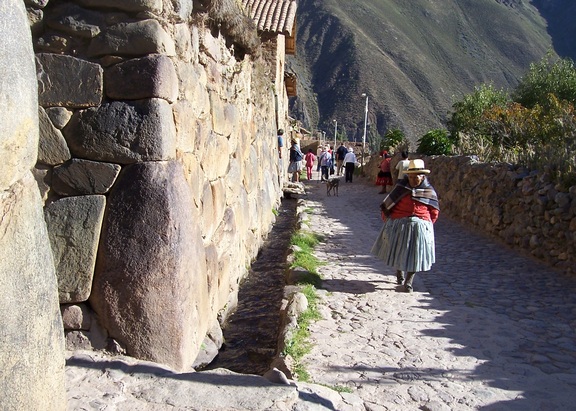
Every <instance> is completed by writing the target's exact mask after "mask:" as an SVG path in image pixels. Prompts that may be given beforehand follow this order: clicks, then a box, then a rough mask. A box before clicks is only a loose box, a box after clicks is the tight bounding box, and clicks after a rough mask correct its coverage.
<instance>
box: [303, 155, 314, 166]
mask: <svg viewBox="0 0 576 411" xmlns="http://www.w3.org/2000/svg"><path fill="white" fill-rule="evenodd" d="M304 158H305V159H306V167H312V166H313V165H314V162H315V161H316V156H315V155H314V154H313V153H310V152H308V153H307V154H306V156H305V157H304Z"/></svg>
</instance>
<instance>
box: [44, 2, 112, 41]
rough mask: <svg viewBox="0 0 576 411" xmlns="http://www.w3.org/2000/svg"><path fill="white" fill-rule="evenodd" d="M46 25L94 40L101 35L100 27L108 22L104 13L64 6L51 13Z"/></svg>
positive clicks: (72, 5)
mask: <svg viewBox="0 0 576 411" xmlns="http://www.w3.org/2000/svg"><path fill="white" fill-rule="evenodd" d="M46 24H47V26H48V27H50V28H53V29H56V30H60V31H62V32H64V33H68V34H71V35H74V36H78V37H83V38H93V37H96V36H97V35H98V34H100V27H101V26H105V25H106V20H105V18H104V15H103V14H102V13H98V12H95V11H91V10H87V9H83V8H82V7H79V6H77V5H75V4H62V5H59V6H56V7H55V8H54V9H53V10H52V11H51V13H50V17H49V18H48V19H46Z"/></svg>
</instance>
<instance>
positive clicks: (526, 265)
mask: <svg viewBox="0 0 576 411" xmlns="http://www.w3.org/2000/svg"><path fill="white" fill-rule="evenodd" d="M306 184H307V188H308V190H309V196H308V197H307V200H306V204H307V207H309V208H311V209H313V211H312V212H310V215H309V219H310V227H311V229H312V230H313V231H318V232H320V231H324V227H326V226H327V225H328V226H329V227H330V231H331V233H330V234H329V236H328V240H327V242H326V243H322V244H321V245H320V246H319V247H318V248H317V250H316V254H317V256H318V257H319V258H321V259H322V260H325V261H327V262H328V264H327V265H326V266H323V267H321V268H320V272H321V274H322V275H323V277H324V284H323V288H324V289H325V291H321V293H322V295H323V299H322V300H323V301H322V303H321V311H322V313H323V315H324V319H323V320H320V321H318V322H316V323H315V324H313V325H312V327H311V332H312V340H313V343H314V348H313V351H312V352H311V353H310V354H309V355H308V356H307V357H306V362H307V364H308V365H307V369H308V371H309V372H310V374H311V376H312V379H313V380H314V382H316V383H320V384H327V385H329V386H345V387H349V388H351V389H352V390H353V392H354V394H356V395H358V396H360V397H361V398H362V399H363V400H364V403H365V407H366V409H367V410H431V411H432V410H434V411H436V410H524V411H525V410H576V338H575V337H576V336H575V329H576V278H569V277H567V276H565V275H564V274H561V273H558V272H555V271H554V270H552V269H551V268H549V267H547V266H545V265H543V264H541V263H538V262H536V261H534V260H533V259H531V258H528V257H526V256H523V255H521V254H519V253H517V252H515V251H513V250H511V249H509V248H507V247H506V246H505V245H503V244H500V243H498V242H496V241H494V240H491V239H489V238H487V237H484V236H482V235H480V234H478V233H476V232H475V231H474V230H473V229H472V228H470V227H464V226H462V225H461V224H459V223H456V222H453V221H450V220H449V219H448V218H447V217H446V216H444V215H441V217H440V219H439V221H438V222H437V224H436V226H435V230H436V260H437V262H436V264H435V265H434V267H433V269H432V270H431V271H429V272H427V273H422V274H418V275H417V276H416V279H415V281H414V289H415V292H414V293H413V294H406V293H402V292H399V291H400V290H399V288H398V287H397V286H396V283H395V272H394V270H393V269H392V268H390V267H386V266H384V265H383V263H382V262H381V261H380V260H378V259H376V258H375V257H373V256H371V255H370V254H369V250H370V248H371V246H372V243H373V242H374V240H375V238H376V236H377V235H378V233H379V230H380V227H381V224H382V222H381V220H380V216H379V209H378V205H379V203H380V202H381V201H382V199H383V195H379V194H377V193H378V187H375V186H373V185H371V184H370V183H367V182H363V181H361V180H360V181H358V180H355V182H354V183H352V184H349V183H344V180H343V179H342V180H341V184H340V195H339V197H327V196H326V188H325V185H324V184H321V183H319V182H316V181H314V182H310V183H306ZM440 195H441V193H440Z"/></svg>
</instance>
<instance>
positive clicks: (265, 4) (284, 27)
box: [242, 0, 296, 36]
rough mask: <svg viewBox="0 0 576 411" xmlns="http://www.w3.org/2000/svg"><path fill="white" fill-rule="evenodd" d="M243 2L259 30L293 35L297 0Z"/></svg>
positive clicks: (253, 0) (249, 0) (254, 0)
mask: <svg viewBox="0 0 576 411" xmlns="http://www.w3.org/2000/svg"><path fill="white" fill-rule="evenodd" d="M242 4H243V6H244V9H245V10H246V11H247V12H248V13H249V15H250V18H251V19H252V20H254V23H256V27H257V28H258V31H268V32H272V33H280V34H285V35H287V36H291V35H292V31H293V28H294V24H295V20H296V0H242Z"/></svg>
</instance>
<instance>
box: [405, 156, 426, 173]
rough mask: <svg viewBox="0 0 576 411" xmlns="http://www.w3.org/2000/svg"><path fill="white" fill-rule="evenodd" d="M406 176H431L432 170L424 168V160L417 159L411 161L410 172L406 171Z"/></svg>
mask: <svg viewBox="0 0 576 411" xmlns="http://www.w3.org/2000/svg"><path fill="white" fill-rule="evenodd" d="M404 173H405V174H430V170H426V169H425V168H424V160H421V159H419V158H416V159H414V160H410V163H409V164H408V170H406V171H404Z"/></svg>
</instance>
